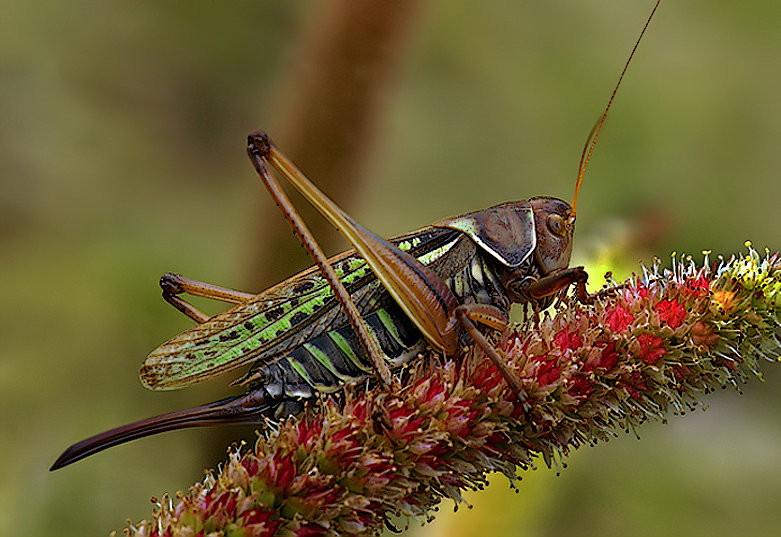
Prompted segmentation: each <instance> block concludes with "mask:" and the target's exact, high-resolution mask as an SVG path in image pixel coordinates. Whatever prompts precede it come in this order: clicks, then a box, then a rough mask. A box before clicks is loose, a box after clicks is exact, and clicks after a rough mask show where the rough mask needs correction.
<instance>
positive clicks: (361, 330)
mask: <svg viewBox="0 0 781 537" xmlns="http://www.w3.org/2000/svg"><path fill="white" fill-rule="evenodd" d="M268 144H269V142H268V138H267V137H266V136H265V134H262V133H256V134H250V136H249V138H248V146H247V152H248V153H249V156H250V159H251V160H252V163H253V164H254V165H255V169H256V170H257V172H258V175H259V176H260V179H261V180H262V181H263V184H264V185H265V187H266V189H267V190H268V191H269V194H271V197H272V198H273V199H274V201H275V202H276V204H277V205H278V206H279V208H280V210H281V211H282V214H283V215H284V217H285V219H286V220H287V221H288V223H289V224H290V226H291V227H292V228H293V232H294V233H295V234H296V236H297V237H298V238H299V240H300V241H301V244H302V245H303V246H304V248H305V249H306V251H307V252H309V255H311V256H312V258H313V259H314V260H315V263H316V264H317V266H318V267H320V271H321V272H322V274H323V276H325V278H326V280H328V283H329V284H330V285H331V289H333V291H334V296H335V297H336V298H337V299H338V300H339V302H340V303H341V305H342V309H343V310H344V312H345V314H346V315H347V318H348V319H349V320H350V324H351V325H352V327H353V330H355V333H356V335H357V336H358V339H359V340H360V341H361V344H362V345H363V346H364V348H365V349H366V350H367V353H368V354H369V359H370V360H371V362H372V365H373V366H374V370H375V372H376V373H377V376H378V377H379V378H380V381H381V382H382V383H383V384H384V385H385V386H386V387H391V386H392V384H393V383H394V381H393V377H392V376H391V373H390V369H389V368H388V364H387V363H386V362H385V358H384V355H383V353H382V351H381V349H380V347H379V344H378V343H377V341H376V340H375V339H374V337H373V336H372V335H371V333H370V332H369V330H368V328H367V326H366V324H365V323H364V322H363V318H362V317H361V314H360V313H359V312H358V309H357V308H356V307H355V303H354V302H353V301H352V298H351V297H350V294H349V293H348V292H347V289H346V288H345V287H344V284H342V282H341V280H339V277H338V276H337V275H336V272H334V269H333V268H332V267H331V265H330V264H329V263H328V258H327V257H326V255H325V253H323V250H322V249H321V248H320V245H319V244H318V243H317V241H316V240H315V238H314V236H313V235H312V233H311V232H310V231H309V228H307V226H306V224H305V223H304V221H303V220H302V219H301V217H300V215H299V214H298V212H297V211H296V209H295V207H294V206H293V204H292V202H291V201H290V199H289V198H288V197H287V194H285V191H284V190H282V187H281V186H280V185H279V182H278V181H277V180H276V179H275V178H274V176H273V175H272V174H271V173H270V172H269V170H268V168H267V167H266V163H265V161H264V157H266V156H267V155H268V153H269V147H268Z"/></svg>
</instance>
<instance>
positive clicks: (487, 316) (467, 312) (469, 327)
mask: <svg viewBox="0 0 781 537" xmlns="http://www.w3.org/2000/svg"><path fill="white" fill-rule="evenodd" d="M453 313H454V315H455V317H456V319H458V322H459V323H460V324H461V326H463V327H464V329H465V330H466V332H467V334H469V336H470V337H471V338H472V340H473V341H474V342H475V343H476V344H477V346H478V347H480V349H482V351H483V352H484V353H485V354H486V356H488V358H489V359H490V360H491V362H493V364H494V366H496V368H497V369H498V370H499V372H500V373H501V374H502V376H503V377H504V380H505V382H507V385H508V386H510V389H512V391H513V392H515V393H516V394H517V395H519V396H520V394H521V382H520V380H518V377H517V375H515V374H514V373H513V372H512V371H510V368H509V367H507V363H505V361H504V360H503V359H502V357H501V356H499V353H498V352H496V349H495V348H494V346H493V345H491V343H490V342H489V341H488V340H487V339H486V338H485V336H484V335H483V334H482V332H480V330H478V329H477V327H476V326H475V322H478V323H480V324H483V325H485V326H488V327H490V328H492V329H494V330H497V331H502V330H504V329H505V328H506V327H507V314H505V313H504V312H503V311H502V310H500V309H499V308H497V307H494V306H489V305H487V304H463V305H461V306H458V307H457V308H456V309H455V311H454V312H453Z"/></svg>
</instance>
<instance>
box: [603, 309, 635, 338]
mask: <svg viewBox="0 0 781 537" xmlns="http://www.w3.org/2000/svg"><path fill="white" fill-rule="evenodd" d="M634 320H635V318H634V316H633V315H632V314H631V313H630V312H629V310H628V309H626V308H625V307H624V306H622V305H621V304H618V305H617V306H616V307H615V308H613V309H611V310H606V315H605V325H606V326H607V327H608V328H610V330H612V331H613V332H615V333H621V332H623V331H624V330H626V329H627V327H628V326H629V325H630V324H632V323H633V322H634Z"/></svg>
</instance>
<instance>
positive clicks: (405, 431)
mask: <svg viewBox="0 0 781 537" xmlns="http://www.w3.org/2000/svg"><path fill="white" fill-rule="evenodd" d="M779 309H781V261H779V258H778V257H777V256H771V257H767V258H764V259H760V258H759V256H758V255H757V254H756V252H753V251H751V252H750V253H749V255H748V256H745V257H740V258H737V259H732V260H731V261H730V262H728V263H725V264H723V265H721V266H719V267H718V268H715V269H712V268H710V267H703V268H697V267H694V266H693V265H691V264H689V265H686V264H678V265H677V268H676V270H675V272H673V273H669V272H666V273H662V274H660V273H659V271H658V269H657V268H656V267H654V268H653V270H651V271H648V273H647V275H646V277H645V279H643V280H638V279H635V280H630V281H628V282H626V284H625V286H624V287H622V288H621V289H620V290H618V291H616V292H614V293H608V294H607V295H606V296H604V297H601V298H600V299H599V300H598V301H597V302H596V303H595V304H594V305H591V306H585V305H576V304H574V303H573V304H570V305H568V306H563V307H562V308H561V309H560V310H559V311H557V312H556V314H555V316H553V317H550V316H543V317H542V318H541V319H540V320H539V323H538V324H536V325H535V324H533V323H529V324H527V325H525V326H522V327H514V328H511V329H508V330H507V331H506V333H505V334H502V337H501V338H500V339H499V341H497V343H496V348H497V351H498V352H499V354H500V355H501V356H502V357H503V358H504V359H505V360H506V361H507V363H508V366H509V368H510V370H511V371H514V372H515V373H516V374H517V376H518V379H519V382H520V384H521V391H520V393H514V392H512V391H511V390H510V389H509V387H508V386H507V383H506V382H505V380H504V378H503V377H502V375H501V374H499V372H498V371H497V369H496V368H495V367H494V366H493V365H492V364H491V363H490V362H488V361H487V360H485V358H484V356H483V354H482V352H480V351H478V352H474V351H473V350H471V349H470V350H469V351H468V352H467V353H466V355H465V356H459V357H456V358H455V359H450V358H435V357H431V356H429V357H426V358H425V359H422V360H419V361H417V362H415V363H413V364H412V366H411V367H410V368H408V369H407V370H405V371H403V372H398V373H397V374H398V375H399V376H400V377H401V385H402V386H406V388H404V389H402V390H400V391H399V392H398V393H388V392H384V391H382V390H380V389H379V388H376V387H375V388H373V389H370V390H365V389H363V387H361V389H357V390H355V392H353V393H347V394H345V397H344V401H343V402H342V406H341V408H340V407H339V406H338V405H337V404H336V403H334V402H333V401H325V402H324V403H323V404H321V405H319V407H317V406H316V407H315V408H312V409H310V410H309V411H308V412H309V413H308V414H306V415H305V416H303V417H301V418H300V419H288V420H287V421H285V422H283V423H281V424H280V425H279V432H278V433H276V434H269V436H268V438H261V439H260V440H258V442H257V444H256V446H255V449H254V451H251V452H245V453H239V452H231V454H230V456H229V459H228V461H227V462H226V463H225V464H224V465H222V469H221V470H220V472H219V473H218V474H214V475H210V476H209V477H207V479H206V480H205V481H204V482H203V483H198V484H196V485H194V486H193V487H192V488H191V489H190V491H189V492H188V493H187V494H182V495H180V496H179V497H178V498H177V499H176V500H175V501H170V500H164V501H161V502H160V503H159V504H158V507H157V508H156V509H155V512H154V514H153V518H152V519H151V520H150V521H142V522H141V523H139V524H137V525H135V526H131V528H130V529H129V530H128V533H129V534H130V535H135V536H147V535H168V536H171V535H194V536H197V535H206V534H208V535H210V536H214V537H227V536H228V535H252V536H253V537H254V536H260V537H265V536H271V535H275V534H281V535H298V536H301V537H312V536H315V535H329V536H336V535H357V534H362V535H363V534H376V533H378V532H379V531H381V529H382V527H383V525H384V521H385V520H387V519H388V518H389V517H399V516H401V517H403V516H415V517H419V518H425V517H428V516H430V514H431V511H432V509H433V508H434V507H435V506H436V505H437V504H438V503H439V502H440V501H441V499H442V498H443V497H448V498H451V499H453V500H454V501H456V502H460V501H463V500H462V498H461V493H462V491H464V490H466V489H475V488H481V487H482V486H484V485H485V484H486V475H487V473H489V472H492V471H500V472H503V473H504V474H506V475H507V476H508V477H510V479H513V478H514V476H515V473H516V471H517V469H518V468H519V467H520V468H521V469H529V468H531V467H533V466H534V464H535V460H536V458H537V457H542V459H543V460H544V461H545V463H546V464H548V465H550V464H553V463H554V461H557V460H560V459H561V458H562V457H563V456H565V455H567V454H568V453H569V452H570V451H571V450H573V449H575V448H577V447H580V446H583V445H587V444H589V443H594V441H595V440H604V439H606V438H608V437H609V436H610V434H611V432H612V431H615V430H619V429H624V430H626V429H631V428H633V427H636V426H637V425H640V424H641V423H643V422H644V421H646V420H647V419H649V418H657V417H659V416H660V415H663V414H664V413H665V412H666V411H667V410H668V409H670V408H681V407H686V406H692V405H693V404H694V403H695V402H696V401H697V399H698V398H699V397H700V396H702V395H703V394H705V393H708V392H710V391H713V390H714V389H715V388H717V387H721V386H727V385H733V384H737V383H739V382H744V381H746V380H747V379H748V378H749V376H750V375H752V374H756V373H757V372H758V365H759V364H758V357H760V356H765V357H766V358H767V359H768V360H770V361H774V360H775V359H776V358H778V357H779V356H781V348H779V342H778V340H777V339H776V333H777V331H778V330H779V328H780V327H779V318H781V311H779ZM657 319H658V323H657V321H656V320H657ZM670 329H672V331H674V334H673V332H672V331H671V330H670ZM649 412H652V414H649Z"/></svg>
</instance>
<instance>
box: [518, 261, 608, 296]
mask: <svg viewBox="0 0 781 537" xmlns="http://www.w3.org/2000/svg"><path fill="white" fill-rule="evenodd" d="M587 281H588V273H587V272H586V270H585V269H584V268H583V267H572V268H568V269H565V270H562V271H561V272H557V273H556V274H549V275H548V276H544V277H542V278H540V279H538V280H534V281H532V282H531V283H529V284H528V285H526V289H524V290H523V293H524V294H525V295H526V296H528V297H529V298H531V299H533V300H539V299H541V298H545V297H549V296H551V295H554V294H556V293H558V292H559V291H561V290H562V289H565V288H567V287H569V286H570V285H573V284H574V285H575V296H576V297H577V298H578V301H579V302H580V303H582V304H592V303H593V302H594V297H593V296H592V295H589V294H588V291H587V290H586V282H587Z"/></svg>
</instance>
